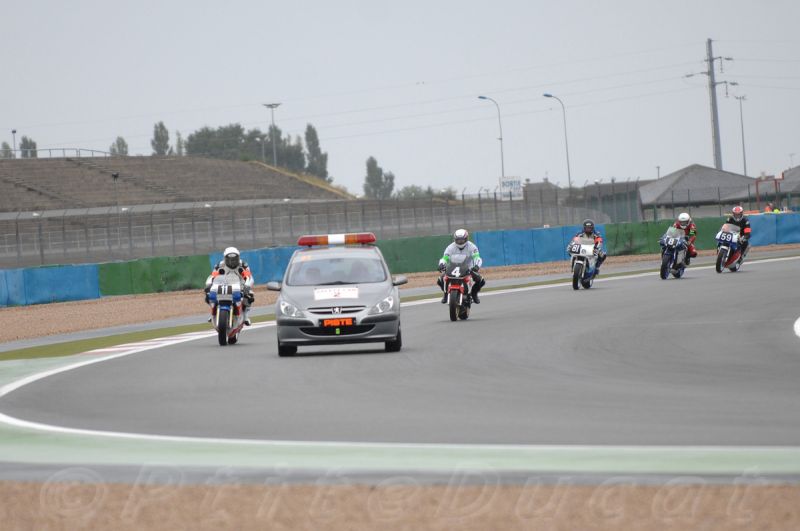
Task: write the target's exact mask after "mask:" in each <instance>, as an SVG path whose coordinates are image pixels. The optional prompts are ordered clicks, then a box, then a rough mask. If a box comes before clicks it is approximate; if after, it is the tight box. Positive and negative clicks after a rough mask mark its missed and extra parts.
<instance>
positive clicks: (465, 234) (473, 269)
mask: <svg viewBox="0 0 800 531" xmlns="http://www.w3.org/2000/svg"><path fill="white" fill-rule="evenodd" d="M454 254H466V255H467V256H468V259H467V264H468V265H469V264H471V265H470V275H471V276H472V281H473V282H472V292H471V293H470V296H471V297H472V301H473V302H474V303H475V304H480V303H481V300H480V298H478V292H479V291H480V290H481V288H482V287H483V286H484V285H485V284H486V281H485V280H484V279H483V277H482V276H481V275H480V274H478V270H480V268H481V265H483V259H482V258H481V255H480V252H478V247H477V246H476V245H475V244H474V243H472V242H471V241H469V231H467V229H458V230H457V231H455V232H454V233H453V243H451V244H450V245H448V246H447V248H445V250H444V255H443V256H442V257H441V258H440V259H439V271H441V272H442V274H441V275H440V276H439V279H438V280H437V281H436V283H437V284H438V285H439V287H440V288H441V289H442V291H444V295H443V296H442V304H447V291H446V290H445V286H444V275H445V270H446V269H447V264H449V263H450V256H451V255H454Z"/></svg>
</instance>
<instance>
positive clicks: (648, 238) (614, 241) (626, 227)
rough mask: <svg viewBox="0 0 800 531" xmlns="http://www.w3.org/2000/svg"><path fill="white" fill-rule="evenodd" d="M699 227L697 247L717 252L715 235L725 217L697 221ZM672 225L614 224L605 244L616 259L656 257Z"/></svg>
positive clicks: (645, 223)
mask: <svg viewBox="0 0 800 531" xmlns="http://www.w3.org/2000/svg"><path fill="white" fill-rule="evenodd" d="M693 221H694V223H695V225H697V240H696V243H695V245H696V247H697V248H698V249H700V250H705V249H714V248H716V246H717V242H716V240H715V239H714V236H715V235H716V234H717V231H719V228H720V227H721V226H722V222H723V221H724V218H702V219H694V220H693ZM671 224H672V222H671V221H670V220H664V221H644V222H640V223H613V224H607V225H606V226H605V234H604V237H605V241H606V248H607V250H608V253H609V254H610V255H612V256H620V255H625V254H654V253H659V252H661V248H660V247H659V245H658V240H659V239H660V238H661V236H663V235H664V233H665V232H666V231H667V229H668V228H669V226H670V225H671Z"/></svg>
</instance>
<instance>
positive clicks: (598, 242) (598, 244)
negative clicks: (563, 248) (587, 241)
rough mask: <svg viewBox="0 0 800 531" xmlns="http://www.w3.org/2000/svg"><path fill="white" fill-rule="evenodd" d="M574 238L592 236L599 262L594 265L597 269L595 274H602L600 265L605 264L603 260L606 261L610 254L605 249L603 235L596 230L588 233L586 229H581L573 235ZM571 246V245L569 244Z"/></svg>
mask: <svg viewBox="0 0 800 531" xmlns="http://www.w3.org/2000/svg"><path fill="white" fill-rule="evenodd" d="M573 238H592V239H593V240H594V251H595V254H596V255H597V263H596V264H595V265H594V268H595V270H596V271H597V272H596V273H595V274H596V275H599V274H600V266H601V265H603V262H605V261H606V258H607V257H608V255H607V254H606V252H605V251H604V250H603V237H602V236H601V235H600V233H599V232H597V231H594V232H592V233H591V234H586V232H585V231H580V232H579V233H578V234H576V235H575V236H573ZM567 248H569V246H567Z"/></svg>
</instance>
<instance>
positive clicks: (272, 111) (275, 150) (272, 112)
mask: <svg viewBox="0 0 800 531" xmlns="http://www.w3.org/2000/svg"><path fill="white" fill-rule="evenodd" d="M263 105H264V107H266V108H267V109H269V112H270V115H271V116H272V130H271V131H270V135H269V137H270V138H271V139H272V165H273V166H277V165H278V146H277V144H276V143H275V108H276V107H278V106H279V105H280V103H264V104H263Z"/></svg>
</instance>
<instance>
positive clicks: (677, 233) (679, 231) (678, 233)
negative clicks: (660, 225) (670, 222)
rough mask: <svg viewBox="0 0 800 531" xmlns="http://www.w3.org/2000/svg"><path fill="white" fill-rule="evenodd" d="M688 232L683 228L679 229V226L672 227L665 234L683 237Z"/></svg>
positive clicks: (668, 236) (670, 236) (669, 236)
mask: <svg viewBox="0 0 800 531" xmlns="http://www.w3.org/2000/svg"><path fill="white" fill-rule="evenodd" d="M685 234H686V233H685V232H684V231H683V229H679V228H678V227H670V228H668V229H667V232H666V233H665V234H664V236H666V237H667V238H683V236H684V235H685Z"/></svg>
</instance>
